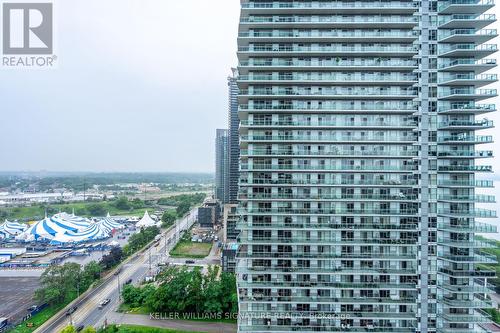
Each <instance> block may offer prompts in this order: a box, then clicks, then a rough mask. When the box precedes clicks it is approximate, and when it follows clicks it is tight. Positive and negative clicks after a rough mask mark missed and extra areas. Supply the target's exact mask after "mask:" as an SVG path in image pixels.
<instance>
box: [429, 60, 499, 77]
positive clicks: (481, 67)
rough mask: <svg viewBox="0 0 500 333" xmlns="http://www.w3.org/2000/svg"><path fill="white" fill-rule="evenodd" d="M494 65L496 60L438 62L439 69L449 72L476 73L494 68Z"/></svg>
mask: <svg viewBox="0 0 500 333" xmlns="http://www.w3.org/2000/svg"><path fill="white" fill-rule="evenodd" d="M496 65H497V60H496V59H479V60H476V59H474V58H473V59H454V60H445V61H442V62H440V65H439V69H441V70H443V71H450V72H454V71H457V72H465V71H474V72H475V73H477V72H484V71H486V70H489V69H492V68H495V67H496Z"/></svg>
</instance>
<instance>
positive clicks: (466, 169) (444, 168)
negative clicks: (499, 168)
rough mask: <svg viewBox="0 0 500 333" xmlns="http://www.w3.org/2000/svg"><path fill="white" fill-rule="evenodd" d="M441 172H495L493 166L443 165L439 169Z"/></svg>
mask: <svg viewBox="0 0 500 333" xmlns="http://www.w3.org/2000/svg"><path fill="white" fill-rule="evenodd" d="M438 171H440V172H461V171H462V172H493V167H492V166H491V165H443V166H440V167H438Z"/></svg>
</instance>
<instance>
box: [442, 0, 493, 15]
mask: <svg viewBox="0 0 500 333" xmlns="http://www.w3.org/2000/svg"><path fill="white" fill-rule="evenodd" d="M494 5H495V2H494V1H493V0H449V1H443V2H442V3H440V4H439V6H438V12H439V13H440V14H462V13H470V14H482V13H484V12H485V11H487V10H488V9H490V8H493V6H494Z"/></svg>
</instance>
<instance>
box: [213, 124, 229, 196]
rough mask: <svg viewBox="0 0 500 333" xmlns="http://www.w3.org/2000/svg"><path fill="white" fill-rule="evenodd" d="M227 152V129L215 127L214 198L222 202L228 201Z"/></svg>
mask: <svg viewBox="0 0 500 333" xmlns="http://www.w3.org/2000/svg"><path fill="white" fill-rule="evenodd" d="M228 152H229V149H228V131H227V129H217V130H216V135H215V198H216V199H217V200H219V201H220V202H222V203H227V202H228V201H229V191H228V188H229V180H228V162H229V158H228V156H229V154H228Z"/></svg>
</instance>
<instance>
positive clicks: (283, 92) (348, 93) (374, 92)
mask: <svg viewBox="0 0 500 333" xmlns="http://www.w3.org/2000/svg"><path fill="white" fill-rule="evenodd" d="M457 90H458V89H457ZM493 92H494V93H495V94H496V90H494V89H488V91H482V89H478V90H476V92H472V94H475V95H482V94H486V93H490V94H493ZM239 96H271V97H278V98H279V97H282V98H283V97H287V96H292V97H306V96H311V97H315V98H320V97H325V98H334V97H337V98H350V97H352V96H356V97H358V98H361V97H368V96H369V97H371V98H374V97H379V98H383V97H388V98H409V99H413V98H415V97H417V92H416V91H414V90H404V89H383V88H372V87H370V88H365V89H358V88H355V89H352V88H350V89H347V88H340V87H339V88H338V89H335V88H324V89H323V90H317V91H314V90H309V89H254V90H246V89H241V90H240V91H239Z"/></svg>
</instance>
